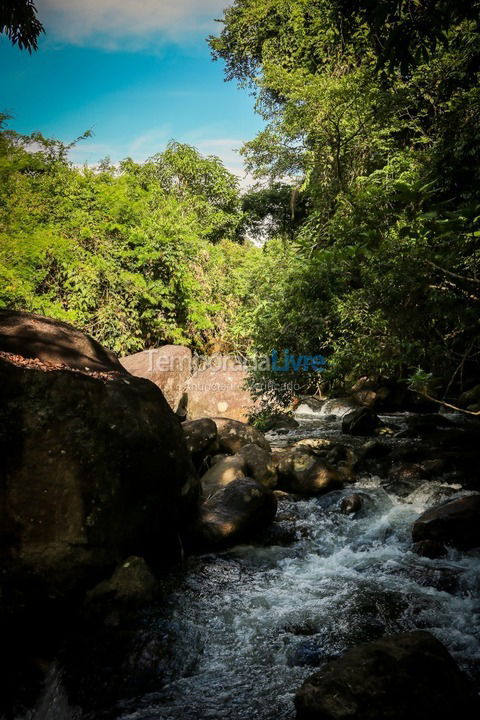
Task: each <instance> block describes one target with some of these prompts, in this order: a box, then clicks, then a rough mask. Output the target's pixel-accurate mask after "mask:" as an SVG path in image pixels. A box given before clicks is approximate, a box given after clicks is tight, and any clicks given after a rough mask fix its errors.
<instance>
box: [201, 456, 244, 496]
mask: <svg viewBox="0 0 480 720" xmlns="http://www.w3.org/2000/svg"><path fill="white" fill-rule="evenodd" d="M246 469H247V463H246V460H245V458H244V457H242V456H241V455H229V456H227V457H225V458H223V459H222V460H219V461H218V462H215V463H214V465H212V467H211V468H210V469H209V470H207V472H206V473H205V474H204V475H202V478H201V483H202V489H203V496H204V497H210V496H211V495H213V494H214V493H216V492H217V491H218V490H221V489H222V488H224V487H226V486H227V485H229V484H230V483H231V482H233V481H234V480H239V479H240V478H243V477H245V475H246Z"/></svg>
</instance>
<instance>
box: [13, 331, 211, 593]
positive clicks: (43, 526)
mask: <svg viewBox="0 0 480 720" xmlns="http://www.w3.org/2000/svg"><path fill="white" fill-rule="evenodd" d="M62 331H63V327H62ZM53 337H54V335H53ZM76 337H77V334H75V336H74V339H73V340H72V343H73V342H74V341H75V338H76ZM40 340H41V342H42V343H43V342H44V339H42V338H40ZM85 342H87V341H85ZM42 347H43V345H42ZM199 491H200V484H199V481H198V479H197V476H196V473H195V471H194V468H193V466H192V464H191V461H190V457H189V454H188V452H187V449H186V446H185V440H184V437H183V433H182V429H181V426H180V423H179V421H178V419H177V418H176V417H175V415H174V413H173V412H172V411H171V409H170V408H169V406H168V404H167V402H166V401H165V398H164V397H163V395H162V393H161V391H160V390H159V389H158V387H156V386H155V385H154V384H153V383H151V382H149V381H148V380H143V379H140V378H135V377H132V376H127V375H121V376H114V377H113V378H112V379H101V378H98V377H94V376H90V375H87V374H85V373H80V372H72V371H70V370H51V371H49V372H47V371H43V370H41V369H29V368H26V367H24V366H22V365H18V364H13V363H12V362H9V361H5V360H1V359H0V527H1V543H0V560H1V564H2V566H3V568H4V578H5V576H6V575H8V576H9V577H12V578H14V579H15V578H20V579H21V581H22V582H23V583H24V584H28V583H32V584H35V587H39V588H41V590H42V592H45V593H48V594H49V595H62V594H63V593H67V592H68V591H69V590H70V589H72V588H73V587H74V586H77V585H78V584H81V583H83V582H88V579H89V578H90V577H91V576H92V575H96V576H97V577H98V575H99V574H100V573H101V572H102V571H103V570H108V569H109V568H111V567H114V566H115V565H116V564H118V563H119V562H120V561H121V560H122V558H124V557H125V556H128V555H130V554H139V553H141V554H142V555H143V554H145V557H147V556H150V557H152V558H153V556H154V560H155V562H158V563H162V562H168V561H170V560H171V559H172V558H173V557H174V556H175V554H176V553H177V552H178V541H177V539H176V538H177V531H178V529H179V527H180V524H181V522H182V518H183V517H186V515H188V513H192V512H193V511H194V509H195V508H196V504H197V501H198V496H199ZM147 559H148V557H147ZM32 597H33V595H32Z"/></svg>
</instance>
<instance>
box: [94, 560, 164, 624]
mask: <svg viewBox="0 0 480 720" xmlns="http://www.w3.org/2000/svg"><path fill="white" fill-rule="evenodd" d="M156 590H157V581H156V579H155V577H154V575H153V574H152V572H151V570H150V568H149V567H148V565H147V563H146V562H145V560H144V559H143V558H141V557H137V556H135V555H132V556H130V557H129V558H127V559H126V560H125V562H123V563H121V565H119V566H118V567H117V569H116V570H115V572H114V573H113V575H112V577H111V578H109V579H108V580H103V582H101V583H99V584H98V585H96V586H95V587H94V588H93V589H92V590H90V591H89V592H88V593H87V595H86V598H85V605H86V607H87V609H88V611H89V612H90V613H94V614H95V615H100V614H101V615H103V616H104V617H105V623H106V624H107V625H118V624H119V623H120V621H121V620H122V619H124V617H125V616H126V615H127V616H128V614H129V613H130V612H131V611H132V610H137V609H138V608H141V607H144V606H145V605H147V604H148V603H149V602H152V600H153V599H154V597H155V593H156Z"/></svg>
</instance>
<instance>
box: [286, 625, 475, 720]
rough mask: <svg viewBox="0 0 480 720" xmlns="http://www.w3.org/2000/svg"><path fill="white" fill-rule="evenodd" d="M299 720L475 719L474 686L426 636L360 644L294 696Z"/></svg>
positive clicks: (405, 635)
mask: <svg viewBox="0 0 480 720" xmlns="http://www.w3.org/2000/svg"><path fill="white" fill-rule="evenodd" d="M295 706H296V708H297V720H412V719H413V718H432V719H433V718H435V720H451V718H452V717H461V718H462V720H473V719H474V718H476V717H478V712H479V705H478V698H477V695H476V693H475V690H474V688H473V687H472V686H471V684H470V682H469V681H468V679H467V678H466V676H465V675H464V674H463V673H462V672H461V671H460V670H459V668H458V667H457V665H456V663H455V661H454V660H453V658H452V657H451V655H450V654H449V652H448V650H447V649H446V648H445V647H444V646H443V645H442V643H440V642H439V641H438V640H437V639H436V638H434V637H433V635H431V634H430V633H428V632H423V631H417V632H410V633H402V634H401V635H393V636H391V637H385V638H382V639H380V640H376V641H374V642H370V643H365V644H362V645H359V646H357V647H355V648H353V649H352V650H349V651H348V652H346V653H345V654H344V655H343V656H342V657H340V658H338V659H336V660H333V661H332V662H329V663H327V665H325V666H324V667H323V668H322V669H321V670H320V671H319V672H317V673H315V674H314V675H312V676H311V677H309V678H308V679H307V680H306V681H305V682H304V684H303V685H302V687H301V689H300V690H299V691H298V692H297V695H296V698H295Z"/></svg>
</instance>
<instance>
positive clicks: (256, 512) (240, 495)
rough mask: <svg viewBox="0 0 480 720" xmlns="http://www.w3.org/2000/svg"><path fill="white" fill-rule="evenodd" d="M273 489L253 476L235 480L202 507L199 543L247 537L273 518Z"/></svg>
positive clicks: (221, 544)
mask: <svg viewBox="0 0 480 720" xmlns="http://www.w3.org/2000/svg"><path fill="white" fill-rule="evenodd" d="M276 512H277V500H276V498H275V495H274V494H273V492H272V491H271V490H270V489H269V488H266V487H265V486H264V485H262V484H261V483H259V482H257V481H256V480H253V479H252V478H241V479H238V480H234V481H233V482H231V483H230V484H229V485H227V486H226V487H225V488H223V489H222V490H219V491H218V492H217V493H215V495H212V497H210V498H209V499H208V500H207V501H206V502H205V503H204V504H203V505H202V507H201V509H200V516H199V520H198V523H197V526H196V538H197V541H198V542H199V544H200V546H202V547H209V548H218V547H225V546H228V545H232V544H235V543H237V542H239V541H243V540H249V539H250V538H252V537H254V536H255V535H256V534H258V533H260V532H261V531H262V530H264V529H265V528H266V527H267V526H268V525H270V523H271V522H273V519H274V518H275V514H276Z"/></svg>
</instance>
